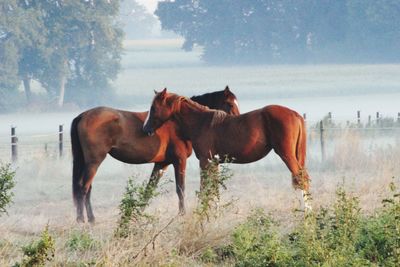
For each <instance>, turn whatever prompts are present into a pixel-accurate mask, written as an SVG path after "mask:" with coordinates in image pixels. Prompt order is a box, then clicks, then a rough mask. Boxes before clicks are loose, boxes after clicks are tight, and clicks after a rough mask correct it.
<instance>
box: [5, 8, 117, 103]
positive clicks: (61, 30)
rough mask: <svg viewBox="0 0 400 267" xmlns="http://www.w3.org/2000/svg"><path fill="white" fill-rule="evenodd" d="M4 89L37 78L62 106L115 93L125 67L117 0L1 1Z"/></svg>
mask: <svg viewBox="0 0 400 267" xmlns="http://www.w3.org/2000/svg"><path fill="white" fill-rule="evenodd" d="M0 12H1V13H0V59H1V61H0V90H1V91H0V92H1V93H2V94H11V93H12V94H14V97H15V94H18V91H17V88H18V86H19V85H20V83H21V81H23V84H24V89H25V93H26V97H27V99H28V101H30V99H31V90H30V81H31V80H36V81H38V82H39V83H40V84H41V85H42V86H43V87H44V88H45V89H46V91H47V93H48V96H49V97H50V99H57V103H58V105H59V106H62V105H63V103H64V98H65V97H66V99H67V100H69V101H73V102H77V103H78V104H87V103H88V102H89V100H92V103H94V101H93V100H97V101H98V102H100V101H101V97H102V96H104V95H107V94H108V95H109V93H110V92H111V86H110V81H111V80H112V79H115V78H116V75H117V73H118V71H119V69H120V55H121V52H122V36H123V33H122V30H121V29H120V28H119V26H118V21H117V16H118V14H119V1H118V0H113V1H110V0H98V1H94V0H69V1H61V0H35V1H34V0H10V1H6V0H0Z"/></svg>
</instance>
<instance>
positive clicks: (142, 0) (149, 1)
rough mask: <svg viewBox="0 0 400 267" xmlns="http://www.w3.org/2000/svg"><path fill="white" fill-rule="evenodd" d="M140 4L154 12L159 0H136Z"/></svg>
mask: <svg viewBox="0 0 400 267" xmlns="http://www.w3.org/2000/svg"><path fill="white" fill-rule="evenodd" d="M136 1H137V2H138V3H139V4H142V5H144V6H145V7H146V8H147V9H148V10H149V12H150V13H153V12H154V11H155V10H156V8H157V3H158V0H136Z"/></svg>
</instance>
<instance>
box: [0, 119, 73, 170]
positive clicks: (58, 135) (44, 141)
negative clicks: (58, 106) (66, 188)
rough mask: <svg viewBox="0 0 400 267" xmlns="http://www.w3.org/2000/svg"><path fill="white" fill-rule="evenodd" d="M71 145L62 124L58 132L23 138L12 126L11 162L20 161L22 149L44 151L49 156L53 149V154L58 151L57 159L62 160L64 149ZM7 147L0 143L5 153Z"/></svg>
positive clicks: (24, 136)
mask: <svg viewBox="0 0 400 267" xmlns="http://www.w3.org/2000/svg"><path fill="white" fill-rule="evenodd" d="M21 137H22V140H23V141H22V142H21V139H20V138H21ZM69 143H70V142H69V139H66V138H65V137H64V125H62V124H60V125H59V126H58V132H56V131H54V133H47V134H37V135H22V136H19V135H18V133H17V127H16V126H11V144H10V148H11V150H10V152H11V162H13V163H15V162H17V161H18V158H19V156H21V153H20V149H21V148H23V149H24V151H25V152H27V151H33V150H35V151H38V150H42V151H44V152H46V153H47V154H48V153H49V150H50V148H51V147H53V152H54V151H55V150H56V155H57V157H58V158H62V157H63V156H64V154H65V152H64V149H65V147H69ZM6 146H7V145H6V142H5V141H3V142H0V147H1V148H2V150H3V151H4V149H6Z"/></svg>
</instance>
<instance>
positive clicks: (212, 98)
mask: <svg viewBox="0 0 400 267" xmlns="http://www.w3.org/2000/svg"><path fill="white" fill-rule="evenodd" d="M224 98H225V97H224V91H217V92H212V93H206V94H204V95H197V96H192V97H191V98H190V100H192V101H194V102H196V103H199V104H200V105H203V106H207V107H209V108H211V109H218V105H219V101H221V99H224Z"/></svg>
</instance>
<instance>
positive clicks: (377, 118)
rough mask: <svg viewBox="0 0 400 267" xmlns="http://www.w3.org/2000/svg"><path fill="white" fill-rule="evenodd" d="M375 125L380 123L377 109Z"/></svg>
mask: <svg viewBox="0 0 400 267" xmlns="http://www.w3.org/2000/svg"><path fill="white" fill-rule="evenodd" d="M376 125H380V117H379V111H377V112H376Z"/></svg>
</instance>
